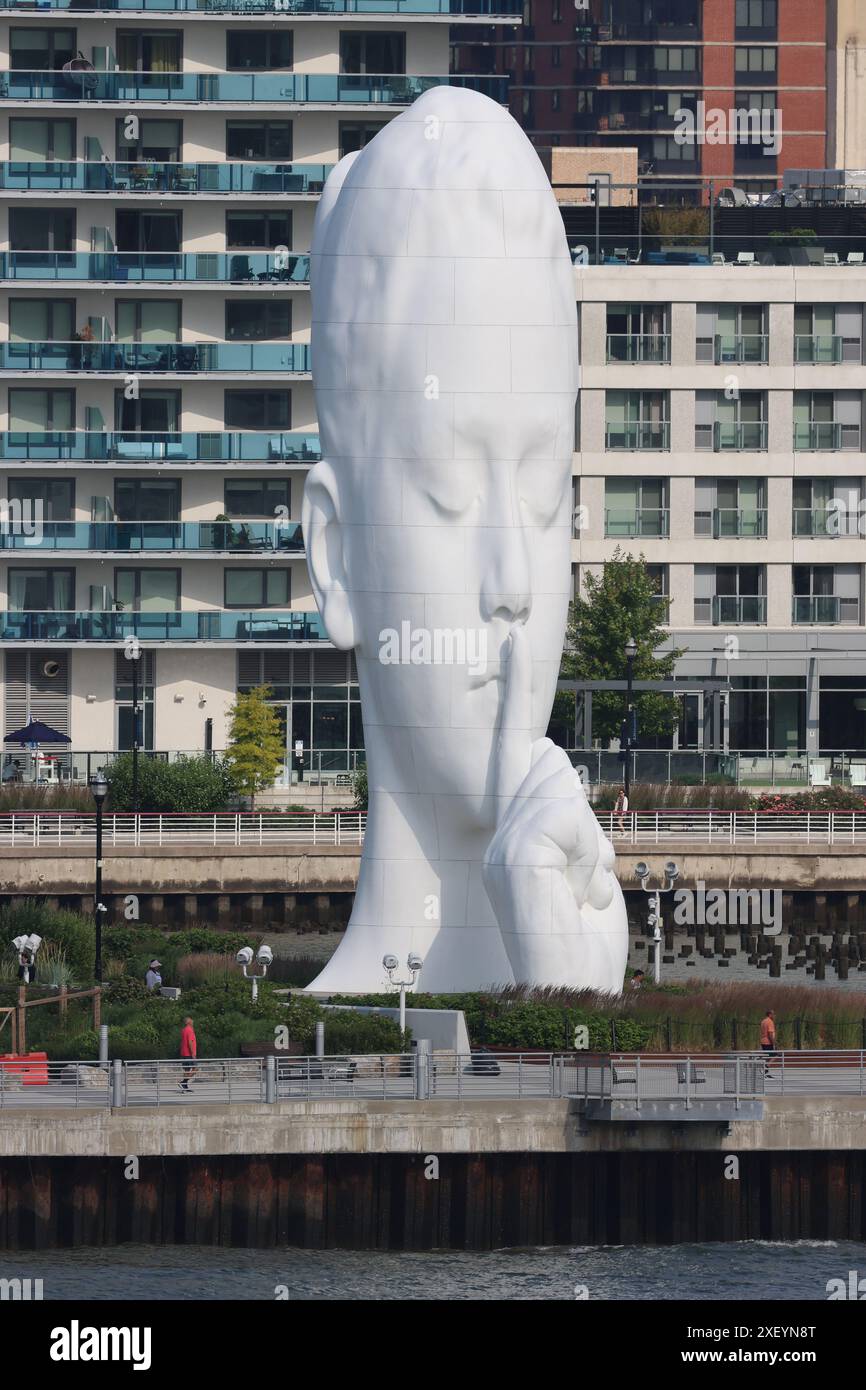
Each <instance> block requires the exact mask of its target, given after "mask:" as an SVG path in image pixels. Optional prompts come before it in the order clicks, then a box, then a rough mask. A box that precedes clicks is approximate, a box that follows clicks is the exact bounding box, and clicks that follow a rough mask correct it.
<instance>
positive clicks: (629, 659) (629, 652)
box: [622, 637, 637, 799]
mask: <svg viewBox="0 0 866 1390" xmlns="http://www.w3.org/2000/svg"><path fill="white" fill-rule="evenodd" d="M636 656H637V642H636V641H635V640H634V638H633V637H630V638H629V639H628V641H627V642H626V644H625V678H626V692H625V740H624V743H625V750H624V751H625V761H624V763H623V768H624V771H623V779H622V789H623V791H624V792H625V795H626V799H627V798H628V795H629V792H630V790H631V739H632V712H631V705H632V681H633V679H634V659H635V657H636Z"/></svg>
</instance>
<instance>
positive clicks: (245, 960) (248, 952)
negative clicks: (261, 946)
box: [235, 946, 253, 965]
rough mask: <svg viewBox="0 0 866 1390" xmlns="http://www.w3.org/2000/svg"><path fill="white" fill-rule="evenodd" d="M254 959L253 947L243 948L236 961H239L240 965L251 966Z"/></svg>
mask: <svg viewBox="0 0 866 1390" xmlns="http://www.w3.org/2000/svg"><path fill="white" fill-rule="evenodd" d="M252 959H253V951H252V947H251V946H242V947H241V949H240V950H239V951H238V953H237V955H236V956H235V960H236V961H237V963H238V965H249V964H250V963H251V962H252Z"/></svg>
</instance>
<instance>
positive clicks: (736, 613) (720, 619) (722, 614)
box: [695, 594, 767, 626]
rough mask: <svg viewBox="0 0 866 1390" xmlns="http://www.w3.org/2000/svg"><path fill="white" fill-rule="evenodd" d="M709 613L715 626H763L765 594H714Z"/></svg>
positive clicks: (765, 614)
mask: <svg viewBox="0 0 866 1390" xmlns="http://www.w3.org/2000/svg"><path fill="white" fill-rule="evenodd" d="M695 606H696V607H697V604H696V605H695ZM711 611H712V621H713V623H714V624H715V625H719V624H726V623H748V624H752V623H755V624H757V625H758V626H763V624H765V623H766V621H767V598H766V595H765V594H714V595H713V599H712V610H711Z"/></svg>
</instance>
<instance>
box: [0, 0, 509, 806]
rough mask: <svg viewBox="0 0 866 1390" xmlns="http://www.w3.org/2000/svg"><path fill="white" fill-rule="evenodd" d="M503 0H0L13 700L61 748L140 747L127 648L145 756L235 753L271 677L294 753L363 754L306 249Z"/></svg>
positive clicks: (9, 688)
mask: <svg viewBox="0 0 866 1390" xmlns="http://www.w3.org/2000/svg"><path fill="white" fill-rule="evenodd" d="M516 8H517V6H516V3H515V0H399V3H398V0H336V3H335V0H158V2H157V0H99V2H98V4H97V3H96V0H94V3H93V4H91V3H89V0H38V2H37V3H35V4H33V3H30V2H29V0H27V3H16V2H15V0H5V2H4V0H0V118H2V127H0V139H2V141H3V144H4V150H3V153H2V163H0V204H2V209H0V411H2V416H3V420H2V426H0V473H2V477H0V494H2V498H3V502H4V507H3V524H2V528H0V530H2V535H0V548H2V551H3V554H2V561H0V587H2V590H3V597H2V607H3V613H2V619H0V648H2V652H0V678H2V691H0V700H2V709H3V721H4V727H5V730H7V731H8V730H11V729H14V728H17V727H18V726H20V725H22V724H23V723H25V722H26V720H27V719H28V717H36V718H39V719H42V720H44V721H45V722H47V723H48V724H50V725H51V726H52V727H53V728H54V729H56V730H58V731H59V732H61V733H64V734H67V735H68V736H69V738H71V740H72V743H71V748H70V751H69V752H68V753H64V755H63V757H62V758H60V759H59V761H58V762H57V763H56V764H51V766H52V767H58V768H60V769H62V770H63V771H64V772H65V773H66V774H70V773H71V774H73V775H75V776H77V777H79V778H80V777H82V776H85V775H87V772H88V770H89V769H90V768H92V767H93V765H94V761H95V763H96V764H101V763H102V762H104V761H105V758H104V756H101V755H104V754H105V753H108V752H111V751H112V750H114V749H117V748H125V747H129V746H130V744H131V740H132V737H133V722H132V672H133V661H135V671H136V673H137V678H138V686H139V690H140V692H141V699H142V701H143V708H144V714H143V719H142V720H141V724H140V730H139V736H140V740H141V741H142V742H143V744H144V746H145V747H147V748H149V749H152V750H154V751H159V752H166V753H172V752H177V751H184V750H189V751H196V750H201V749H203V748H206V747H212V748H214V749H220V748H222V747H224V746H225V741H226V734H227V714H228V710H229V707H230V705H231V703H232V701H233V699H234V698H235V695H236V692H237V691H238V690H242V689H246V688H249V687H251V686H253V685H257V684H259V683H261V682H263V681H264V682H267V683H268V684H270V686H271V687H272V690H273V698H274V700H275V702H276V703H277V704H278V706H279V709H280V711H281V713H282V715H283V717H284V723H285V730H286V748H287V765H288V763H289V761H290V753H291V750H293V749H294V746H295V743H296V741H301V742H302V743H303V746H304V752H305V756H306V761H307V766H310V763H311V762H312V764H313V766H316V765H318V762H319V761H320V760H321V761H322V762H323V764H324V766H325V767H331V768H332V769H334V770H336V771H342V770H345V769H347V768H350V767H351V766H352V759H353V750H354V749H357V748H359V747H360V746H361V721H360V705H359V702H358V690H357V684H356V680H355V673H354V670H353V666H352V662H351V660H350V658H349V657H347V655H346V654H345V653H342V652H337V651H336V650H334V648H333V647H331V646H330V644H329V643H328V642H327V641H326V639H325V635H324V632H323V629H322V624H321V621H320V619H319V616H318V613H317V612H316V606H315V601H314V599H313V596H312V593H311V589H310V582H309V578H308V575H307V570H306V565H305V558H304V541H303V537H302V535H301V532H300V527H299V524H298V521H299V516H300V504H301V495H302V489H303V484H304V477H305V474H306V471H307V470H308V468H309V467H310V464H311V463H312V462H313V461H314V460H315V459H316V458H317V457H318V452H319V441H318V436H317V427H316V418H315V410H314V401H313V391H312V384H311V377H310V356H309V352H310V349H309V339H310V302H309V283H308V272H309V264H308V256H307V255H306V254H305V253H306V252H307V251H308V249H309V245H310V236H311V230H312V223H313V217H314V214H315V210H316V203H317V199H318V197H319V194H320V192H321V190H322V187H323V184H324V181H325V179H326V177H327V174H328V171H329V169H330V168H331V167H332V166H333V165H334V163H335V162H336V161H337V159H338V158H340V157H341V156H342V155H343V154H345V153H347V152H349V151H352V150H356V149H358V148H360V147H361V146H363V145H364V144H365V143H366V142H367V141H368V140H370V139H371V138H372V136H373V135H375V133H376V131H377V130H379V129H380V128H381V126H382V124H383V123H384V122H386V121H388V120H389V119H390V118H392V117H393V116H394V115H395V114H397V113H399V112H400V111H401V110H403V109H405V107H406V106H407V105H408V104H409V103H411V101H412V100H413V99H414V98H415V97H416V96H417V95H418V94H419V93H420V92H422V91H424V90H426V89H427V88H428V87H429V86H430V85H433V84H437V83H442V82H448V81H449V80H451V79H449V76H448V73H449V31H450V28H451V26H452V25H454V24H456V25H459V24H461V23H462V22H464V21H467V20H472V21H474V22H476V23H477V22H478V21H479V19H480V18H481V17H482V16H483V17H484V20H485V23H488V24H494V25H495V24H497V23H499V22H502V21H504V20H506V19H507V20H509V21H511V22H513V20H514V16H515V11H516ZM454 80H456V81H459V82H461V83H468V84H471V85H473V86H475V87H476V88H478V89H480V90H482V91H485V92H487V93H488V94H489V95H491V96H492V97H494V98H495V99H497V100H500V101H502V100H505V95H506V94H505V79H503V78H501V77H496V76H493V77H483V76H482V77H479V78H474V77H471V76H470V77H465V76H462V77H459V78H457V79H454ZM134 639H137V645H136V640H134ZM89 753H92V754H94V755H95V756H94V757H91V758H89V759H88V757H87V754H89Z"/></svg>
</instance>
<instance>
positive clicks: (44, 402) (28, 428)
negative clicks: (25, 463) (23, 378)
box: [9, 386, 75, 434]
mask: <svg viewBox="0 0 866 1390" xmlns="http://www.w3.org/2000/svg"><path fill="white" fill-rule="evenodd" d="M9 429H10V430H11V431H13V432H15V431H19V430H20V431H21V432H22V433H34V434H43V433H45V434H51V433H53V432H55V431H58V430H74V429H75V392H74V391H68V390H60V391H45V390H41V389H37V388H35V387H33V388H31V387H27V386H21V387H17V388H16V389H14V390H11V391H10V392H9Z"/></svg>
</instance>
